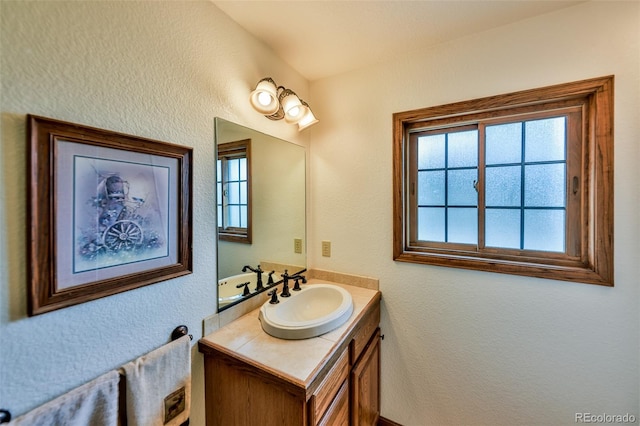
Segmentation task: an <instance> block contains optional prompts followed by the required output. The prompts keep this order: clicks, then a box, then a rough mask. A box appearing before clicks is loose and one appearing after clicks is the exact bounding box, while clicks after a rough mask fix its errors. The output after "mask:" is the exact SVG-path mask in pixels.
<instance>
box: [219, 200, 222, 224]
mask: <svg viewBox="0 0 640 426" xmlns="http://www.w3.org/2000/svg"><path fill="white" fill-rule="evenodd" d="M218 228H222V206H221V205H219V206H218Z"/></svg>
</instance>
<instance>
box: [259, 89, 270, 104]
mask: <svg viewBox="0 0 640 426" xmlns="http://www.w3.org/2000/svg"><path fill="white" fill-rule="evenodd" d="M272 99H273V98H272V97H271V95H270V94H269V93H266V92H260V94H259V95H258V102H260V105H264V106H267V105H269V104H270V103H271V100H272Z"/></svg>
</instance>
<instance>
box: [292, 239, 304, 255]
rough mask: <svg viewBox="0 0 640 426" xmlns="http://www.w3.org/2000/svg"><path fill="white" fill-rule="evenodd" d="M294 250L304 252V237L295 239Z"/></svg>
mask: <svg viewBox="0 0 640 426" xmlns="http://www.w3.org/2000/svg"><path fill="white" fill-rule="evenodd" d="M293 252H294V253H302V238H294V239H293Z"/></svg>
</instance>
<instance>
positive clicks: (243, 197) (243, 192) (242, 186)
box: [238, 181, 247, 205]
mask: <svg viewBox="0 0 640 426" xmlns="http://www.w3.org/2000/svg"><path fill="white" fill-rule="evenodd" d="M238 186H239V191H240V204H245V205H246V204H247V182H246V181H245V182H240V183H239V185H238Z"/></svg>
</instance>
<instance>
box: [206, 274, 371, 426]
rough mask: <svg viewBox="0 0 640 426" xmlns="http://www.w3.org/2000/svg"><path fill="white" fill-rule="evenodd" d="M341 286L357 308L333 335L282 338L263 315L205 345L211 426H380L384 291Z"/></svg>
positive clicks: (224, 330)
mask: <svg viewBox="0 0 640 426" xmlns="http://www.w3.org/2000/svg"><path fill="white" fill-rule="evenodd" d="M326 282H327V281H326V280H322V281H321V280H318V279H310V280H309V284H307V285H314V284H317V283H326ZM332 284H333V283H332ZM336 285H339V286H341V287H343V288H344V289H346V290H348V291H349V292H350V293H351V296H352V298H353V305H354V306H353V313H352V315H351V316H350V317H349V319H348V320H347V321H346V322H345V323H344V324H342V325H341V326H340V327H338V328H337V329H335V330H333V331H330V332H328V333H325V334H322V335H320V336H318V337H314V338H310V339H303V340H284V339H279V338H276V337H272V336H270V335H269V334H267V333H266V332H264V331H263V329H262V327H261V325H260V321H259V320H258V315H259V312H258V311H259V309H256V310H254V311H252V312H250V313H248V314H246V315H244V316H242V317H240V318H238V319H237V320H235V321H233V322H231V323H229V324H227V325H226V326H224V327H222V328H220V329H218V330H217V331H215V332H213V333H211V334H209V335H207V336H205V337H203V338H202V339H201V340H200V341H199V349H200V352H202V353H203V354H204V363H205V364H204V365H205V399H206V416H207V425H209V426H213V425H234V424H235V425H260V426H263V425H296V426H311V425H332V426H333V425H348V424H352V425H374V424H377V422H378V417H379V413H380V328H379V323H380V292H379V291H377V290H371V289H368V288H362V287H356V286H351V285H344V284H336Z"/></svg>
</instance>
